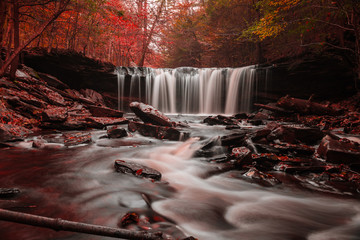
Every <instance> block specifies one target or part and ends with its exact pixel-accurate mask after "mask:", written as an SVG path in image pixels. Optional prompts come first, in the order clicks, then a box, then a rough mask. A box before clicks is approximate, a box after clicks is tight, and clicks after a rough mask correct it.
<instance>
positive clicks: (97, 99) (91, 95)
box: [80, 89, 117, 117]
mask: <svg viewBox="0 0 360 240" xmlns="http://www.w3.org/2000/svg"><path fill="white" fill-rule="evenodd" d="M80 93H81V94H82V95H84V96H85V98H88V99H90V100H91V101H93V102H94V103H96V104H100V105H104V106H105V101H104V98H103V96H102V95H101V94H100V93H98V92H96V91H95V90H92V89H85V90H84V89H81V90H80ZM99 117H100V116H99ZM109 117H110V116H109ZM114 117H117V116H114Z"/></svg>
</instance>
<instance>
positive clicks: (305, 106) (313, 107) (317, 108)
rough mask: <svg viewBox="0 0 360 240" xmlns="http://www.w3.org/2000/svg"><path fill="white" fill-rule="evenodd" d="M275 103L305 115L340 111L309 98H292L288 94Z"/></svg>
mask: <svg viewBox="0 0 360 240" xmlns="http://www.w3.org/2000/svg"><path fill="white" fill-rule="evenodd" d="M276 105H277V106H278V107H281V108H284V109H286V110H291V111H295V112H297V113H300V114H305V115H306V114H314V115H339V114H340V113H341V112H340V111H339V110H336V109H333V108H331V107H329V106H327V105H322V104H320V103H315V102H312V101H311V99H309V100H304V99H299V98H292V97H290V96H288V95H287V96H285V97H282V98H280V99H279V101H278V102H277V104H276Z"/></svg>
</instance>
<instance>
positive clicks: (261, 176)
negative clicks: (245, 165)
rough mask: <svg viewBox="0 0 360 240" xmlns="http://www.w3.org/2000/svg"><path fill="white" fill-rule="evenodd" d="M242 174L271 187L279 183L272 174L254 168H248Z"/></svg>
mask: <svg viewBox="0 0 360 240" xmlns="http://www.w3.org/2000/svg"><path fill="white" fill-rule="evenodd" d="M243 176H244V177H245V178H248V179H251V180H252V181H254V182H255V183H257V184H259V185H261V186H264V187H271V186H275V185H278V184H280V183H281V182H280V180H278V179H277V178H276V177H274V176H273V175H271V174H269V173H264V172H261V171H259V170H257V169H256V168H250V169H249V170H248V171H247V172H246V173H244V174H243Z"/></svg>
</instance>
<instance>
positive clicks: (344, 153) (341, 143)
mask: <svg viewBox="0 0 360 240" xmlns="http://www.w3.org/2000/svg"><path fill="white" fill-rule="evenodd" d="M317 153H318V154H319V155H320V156H321V157H323V158H325V159H326V161H327V162H330V163H336V164H350V165H351V164H359V163H360V145H359V144H358V143H356V142H354V141H350V140H348V139H346V138H342V139H334V138H332V137H331V136H329V135H327V136H325V137H324V138H323V139H322V141H321V143H320V145H319V147H318V149H317Z"/></svg>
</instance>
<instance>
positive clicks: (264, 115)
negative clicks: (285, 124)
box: [253, 111, 270, 125]
mask: <svg viewBox="0 0 360 240" xmlns="http://www.w3.org/2000/svg"><path fill="white" fill-rule="evenodd" d="M269 118H270V116H269V114H267V113H266V112H260V111H259V112H257V113H256V114H255V116H254V117H253V120H267V119H269ZM259 125H260V124H259Z"/></svg>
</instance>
